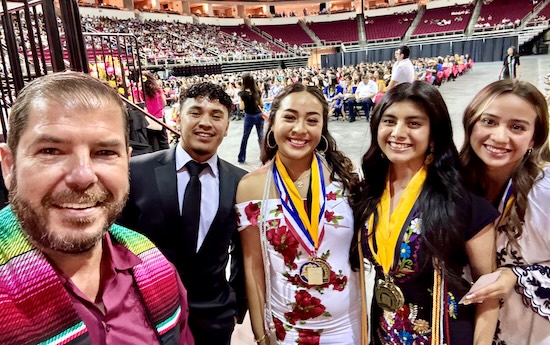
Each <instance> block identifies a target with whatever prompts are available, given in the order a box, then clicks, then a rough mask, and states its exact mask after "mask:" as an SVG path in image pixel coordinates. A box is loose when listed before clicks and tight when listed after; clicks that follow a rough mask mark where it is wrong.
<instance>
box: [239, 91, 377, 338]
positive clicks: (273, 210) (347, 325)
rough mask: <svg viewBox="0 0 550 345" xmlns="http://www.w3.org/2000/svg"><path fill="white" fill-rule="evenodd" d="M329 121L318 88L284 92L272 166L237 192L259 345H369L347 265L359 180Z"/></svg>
mask: <svg viewBox="0 0 550 345" xmlns="http://www.w3.org/2000/svg"><path fill="white" fill-rule="evenodd" d="M327 121H328V104H327V101H326V100H325V98H324V96H323V94H322V92H321V91H320V90H319V89H317V88H315V87H309V86H304V85H303V84H301V83H297V84H293V85H290V86H287V87H286V88H285V89H283V91H281V93H280V94H279V95H278V96H277V97H276V98H275V99H274V101H273V104H272V108H271V116H270V117H269V122H268V126H267V127H268V128H267V134H266V136H265V139H264V145H263V151H262V161H263V162H264V163H265V165H264V166H263V167H262V168H260V169H258V170H256V171H254V172H252V173H250V174H248V175H246V176H245V177H244V178H243V179H242V180H241V182H240V184H239V187H238V189H237V205H236V208H237V212H238V217H239V230H240V235H241V242H242V248H243V258H244V267H245V278H246V288H247V297H248V303H249V308H250V318H251V323H252V330H253V332H254V336H255V341H256V342H257V343H258V344H271V345H274V344H288V345H296V344H299V345H300V344H301V345H306V344H312V345H313V344H328V345H330V344H334V345H336V344H338V345H358V344H365V345H367V341H366V340H365V341H363V340H362V339H361V334H362V333H361V322H360V319H361V303H359V301H360V285H359V277H358V275H357V273H356V272H353V271H352V269H351V265H350V261H349V247H350V245H351V241H352V237H353V233H354V226H353V213H352V210H351V208H350V206H349V204H348V200H347V198H348V195H349V191H350V189H351V185H352V184H354V183H355V182H356V180H357V177H356V175H355V174H354V173H352V164H351V161H350V160H349V159H348V158H346V157H345V156H344V155H343V154H342V153H341V152H339V151H338V150H337V149H336V143H335V141H334V139H333V138H332V136H331V135H330V133H329V132H328V126H327V125H328V123H327ZM364 334H366V330H365V332H364Z"/></svg>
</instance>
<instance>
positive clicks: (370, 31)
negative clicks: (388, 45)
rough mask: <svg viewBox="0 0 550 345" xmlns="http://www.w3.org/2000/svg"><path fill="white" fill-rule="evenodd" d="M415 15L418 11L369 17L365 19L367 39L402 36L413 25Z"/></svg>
mask: <svg viewBox="0 0 550 345" xmlns="http://www.w3.org/2000/svg"><path fill="white" fill-rule="evenodd" d="M415 16H416V12H411V13H398V14H392V15H387V16H380V17H368V18H367V19H365V32H366V34H367V40H370V41H372V40H381V39H388V38H401V37H403V35H405V32H407V29H408V28H409V27H410V26H411V24H412V21H413V20H414V17H415Z"/></svg>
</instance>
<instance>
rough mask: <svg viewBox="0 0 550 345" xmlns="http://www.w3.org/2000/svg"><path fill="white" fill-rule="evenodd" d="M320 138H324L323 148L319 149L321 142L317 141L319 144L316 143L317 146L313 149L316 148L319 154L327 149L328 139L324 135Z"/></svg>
mask: <svg viewBox="0 0 550 345" xmlns="http://www.w3.org/2000/svg"><path fill="white" fill-rule="evenodd" d="M321 139H325V147H324V149H323V150H321V149H319V145H320V144H321V142H319V144H317V147H316V148H315V150H317V152H319V153H320V154H322V155H324V154H325V153H326V152H327V150H328V139H327V138H326V137H325V136H324V135H321Z"/></svg>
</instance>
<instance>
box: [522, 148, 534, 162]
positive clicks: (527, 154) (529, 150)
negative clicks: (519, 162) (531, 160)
mask: <svg viewBox="0 0 550 345" xmlns="http://www.w3.org/2000/svg"><path fill="white" fill-rule="evenodd" d="M531 152H533V148H532V147H530V148H529V149H528V150H527V152H525V156H523V158H525V159H527V158H528V157H529V156H530V155H531Z"/></svg>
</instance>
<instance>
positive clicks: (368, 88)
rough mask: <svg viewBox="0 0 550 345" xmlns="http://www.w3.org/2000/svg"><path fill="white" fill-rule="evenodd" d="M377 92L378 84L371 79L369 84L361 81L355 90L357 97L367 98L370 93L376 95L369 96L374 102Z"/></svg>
mask: <svg viewBox="0 0 550 345" xmlns="http://www.w3.org/2000/svg"><path fill="white" fill-rule="evenodd" d="M377 93H378V86H377V85H376V83H375V82H374V81H373V80H371V79H369V82H368V83H367V84H365V83H364V82H360V83H359V85H358V86H357V89H356V90H355V99H365V98H367V96H368V95H374V96H371V97H369V98H370V99H371V100H372V101H373V102H374V97H376V94H377Z"/></svg>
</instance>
